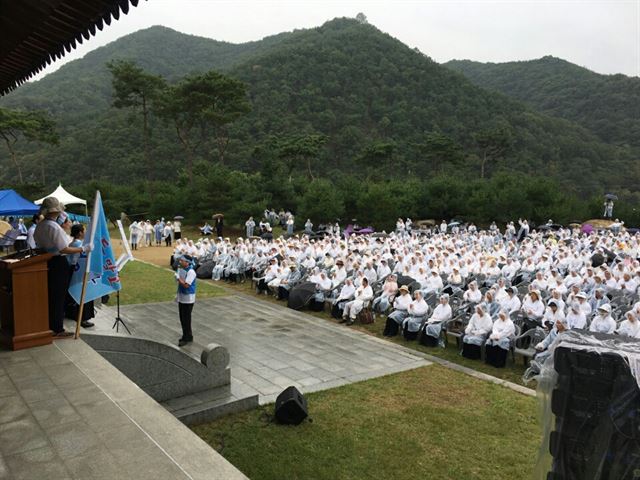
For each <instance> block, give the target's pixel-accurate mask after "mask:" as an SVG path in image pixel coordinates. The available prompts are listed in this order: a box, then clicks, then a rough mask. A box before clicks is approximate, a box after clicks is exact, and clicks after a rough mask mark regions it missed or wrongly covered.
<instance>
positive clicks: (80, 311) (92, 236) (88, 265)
mask: <svg viewBox="0 0 640 480" xmlns="http://www.w3.org/2000/svg"><path fill="white" fill-rule="evenodd" d="M99 201H100V190H96V198H95V201H94V203H93V213H92V215H91V224H90V226H91V232H90V233H89V243H88V244H89V245H92V246H93V241H94V239H95V236H96V226H97V223H98V222H97V220H98V219H97V218H96V217H97V215H96V214H97V211H96V210H97V208H98V202H99ZM85 243H86V242H85ZM91 253H92V252H91V251H89V253H87V263H86V264H85V267H86V268H85V270H84V275H83V276H82V293H81V294H80V304H79V307H80V308H78V320H77V322H76V333H75V335H74V337H73V338H75V339H78V338H80V324H81V323H82V314H83V313H84V296H85V293H86V290H87V277H88V276H89V269H90V268H91Z"/></svg>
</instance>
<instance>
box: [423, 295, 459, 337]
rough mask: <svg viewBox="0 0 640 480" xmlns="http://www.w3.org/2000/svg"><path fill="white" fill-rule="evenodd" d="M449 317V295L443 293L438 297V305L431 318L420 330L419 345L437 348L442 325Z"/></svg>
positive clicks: (450, 314)
mask: <svg viewBox="0 0 640 480" xmlns="http://www.w3.org/2000/svg"><path fill="white" fill-rule="evenodd" d="M451 316H452V310H451V305H449V295H448V294H446V293H444V294H442V295H440V303H439V304H438V306H437V307H436V308H435V309H434V310H433V313H432V314H431V317H430V318H429V320H428V321H427V323H426V325H425V326H424V328H423V330H422V336H421V337H420V343H422V344H423V345H424V346H427V347H437V346H438V344H439V342H440V334H441V333H442V325H443V323H444V322H446V321H448V320H450V319H451Z"/></svg>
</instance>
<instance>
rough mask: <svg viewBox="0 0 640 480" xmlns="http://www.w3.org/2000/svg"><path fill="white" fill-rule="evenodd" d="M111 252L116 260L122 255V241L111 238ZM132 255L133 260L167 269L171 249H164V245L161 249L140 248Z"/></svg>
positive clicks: (171, 252)
mask: <svg viewBox="0 0 640 480" xmlns="http://www.w3.org/2000/svg"><path fill="white" fill-rule="evenodd" d="M112 238H113V237H112ZM113 251H114V254H115V256H116V258H117V257H118V256H119V255H120V254H121V253H122V251H123V247H122V240H119V239H117V240H116V239H115V238H113ZM132 253H133V256H134V258H136V259H138V260H144V261H145V262H149V263H153V264H154V265H159V266H161V267H168V266H169V259H170V258H171V255H172V254H173V247H165V246H164V245H163V246H162V247H155V246H154V247H142V248H138V250H134V251H133V252H132Z"/></svg>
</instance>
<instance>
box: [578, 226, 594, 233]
mask: <svg viewBox="0 0 640 480" xmlns="http://www.w3.org/2000/svg"><path fill="white" fill-rule="evenodd" d="M580 231H581V232H582V233H586V234H587V235H591V234H592V233H593V225H591V224H590V223H585V224H584V225H582V228H581V229H580Z"/></svg>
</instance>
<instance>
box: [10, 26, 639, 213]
mask: <svg viewBox="0 0 640 480" xmlns="http://www.w3.org/2000/svg"><path fill="white" fill-rule="evenodd" d="M114 59H128V60H133V61H135V62H136V63H137V64H138V65H140V66H141V67H143V68H144V69H145V70H148V71H149V72H151V73H155V74H160V75H163V76H164V77H165V78H166V79H167V80H168V81H170V82H174V81H176V80H177V79H179V78H180V77H182V76H184V75H187V74H190V73H193V72H205V71H208V70H211V69H216V70H219V71H221V72H223V73H225V74H226V75H229V76H231V77H234V78H236V79H239V80H241V81H243V82H245V83H246V84H247V87H248V97H249V102H250V105H251V111H250V113H249V114H247V115H246V116H244V117H242V118H241V119H239V120H237V121H236V122H235V123H234V124H232V126H231V128H230V144H229V147H228V150H227V154H226V161H225V163H226V166H228V167H231V168H232V169H236V170H242V171H244V172H248V173H250V172H254V171H255V172H262V173H263V176H262V177H261V179H260V181H264V182H265V183H264V185H266V184H267V183H269V181H270V182H271V183H270V185H272V187H273V188H276V187H275V185H276V184H279V183H282V182H287V178H288V182H289V183H290V182H291V179H292V176H293V177H298V178H300V179H304V178H306V179H307V181H309V180H311V179H313V178H318V177H321V178H327V179H329V180H330V181H337V180H338V179H339V178H341V177H343V176H350V178H351V177H353V178H354V179H356V180H360V181H361V180H363V179H367V180H369V181H384V180H385V179H395V180H398V181H403V180H406V179H418V180H427V179H431V178H434V177H436V176H443V175H449V176H454V177H458V178H462V179H468V180H475V179H477V178H478V177H480V176H481V175H484V176H485V177H491V176H492V175H495V174H496V173H498V172H500V171H506V172H521V173H524V174H527V175H539V176H548V177H551V178H553V179H557V180H558V181H559V182H560V183H561V184H562V185H563V186H564V187H565V190H566V191H572V190H573V191H578V192H582V193H588V194H593V193H594V192H602V191H603V190H604V189H605V188H607V189H608V188H623V187H631V186H634V185H636V184H637V182H638V180H639V179H640V173H639V172H640V168H639V167H640V166H638V165H637V162H635V161H634V158H635V157H634V152H633V151H632V149H631V148H629V147H626V146H618V145H611V144H607V143H605V142H603V141H602V140H601V139H600V138H598V136H596V134H594V133H593V131H589V130H588V129H587V128H584V127H583V126H580V125H578V124H577V123H575V122H572V121H570V120H565V119H561V118H557V117H552V116H548V115H545V114H541V113H539V112H537V111H536V110H535V109H534V108H532V107H530V106H527V105H526V104H525V103H523V102H519V101H517V100H514V99H512V98H510V97H508V96H506V95H503V94H501V93H496V92H492V91H489V90H487V89H484V88H481V87H478V86H476V85H474V84H473V83H472V82H471V81H469V80H468V79H467V78H465V77H464V76H463V75H462V74H460V73H457V72H454V71H452V70H451V69H450V68H446V67H443V66H442V65H439V64H437V63H436V62H434V61H433V60H432V59H430V58H429V57H428V56H426V55H424V54H423V53H421V52H419V51H417V50H414V49H411V48H409V47H407V46H406V45H404V44H402V43H401V42H400V41H398V40H396V39H394V38H392V37H391V36H389V35H387V34H385V33H383V32H381V31H379V30H378V29H376V28H375V27H374V26H372V25H369V24H366V23H362V22H358V21H356V20H352V19H335V20H332V21H330V22H327V23H325V24H324V25H322V26H321V27H318V28H313V29H308V30H298V31H294V32H290V33H283V34H280V35H276V36H273V37H268V38H265V39H263V40H261V41H257V42H250V43H245V44H240V45H234V44H230V43H224V42H218V41H214V40H210V39H206V38H201V37H195V36H191V35H185V34H182V33H178V32H176V31H173V30H171V29H168V28H164V27H153V28H149V29H146V30H142V31H139V32H136V33H133V34H131V35H128V36H126V37H123V38H121V39H119V40H117V41H115V42H113V43H111V44H109V45H107V46H105V47H102V48H98V49H96V50H95V51H93V52H91V53H89V54H88V55H86V56H85V57H84V58H82V59H80V60H76V61H73V62H70V63H69V64H67V65H65V66H63V67H61V68H60V69H59V70H58V71H56V72H54V73H52V74H50V75H47V76H46V77H44V78H43V79H42V80H40V81H38V82H34V83H32V84H27V85H24V86H22V87H21V88H19V89H17V90H16V91H15V92H13V93H12V94H10V95H8V96H7V97H5V98H1V99H0V107H11V108H28V109H44V110H47V111H49V112H51V113H52V114H53V115H54V117H55V118H56V120H57V122H58V130H59V132H60V144H59V145H58V146H41V145H39V144H37V143H31V144H27V143H26V142H19V144H18V146H19V153H20V158H21V161H22V162H23V164H24V171H25V173H26V177H27V178H28V179H29V180H30V181H33V182H42V181H43V180H44V183H46V184H48V185H53V184H55V183H56V182H58V181H59V180H61V181H64V182H67V183H71V184H78V183H82V182H85V181H88V180H92V179H94V180H108V181H111V182H118V183H121V184H127V185H134V184H135V182H137V181H142V180H144V179H145V175H146V172H145V171H144V168H142V163H143V162H142V135H141V132H140V122H141V120H140V117H139V116H134V115H132V114H131V113H130V112H127V111H125V110H118V109H115V108H113V107H112V106H111V104H112V87H111V75H110V73H109V71H108V70H107V68H106V66H105V64H106V63H107V62H108V61H110V60H114ZM151 127H152V137H151V151H152V156H153V160H154V163H155V179H157V180H167V181H174V180H175V179H176V178H177V175H178V174H179V172H180V171H181V170H182V168H183V167H184V153H183V150H182V149H181V146H180V144H179V142H178V140H177V137H176V132H175V129H174V128H173V127H171V126H170V125H165V124H164V123H162V122H161V121H160V120H159V119H158V118H155V117H154V116H153V115H152V117H151ZM301 135H318V136H321V137H322V138H325V139H326V141H325V142H324V144H323V146H322V149H321V150H320V151H319V153H318V154H317V155H315V156H314V158H306V159H304V161H301V159H300V158H297V159H296V158H293V159H289V161H288V163H287V164H286V165H283V164H282V162H280V160H281V159H278V158H275V159H274V153H273V151H272V149H271V146H272V145H274V143H277V141H278V140H282V139H288V138H293V137H296V136H301ZM214 143H215V142H214V141H213V140H212V139H209V138H205V139H204V141H203V142H202V144H201V145H200V147H199V149H198V152H197V154H198V158H200V159H201V162H202V163H201V165H202V169H203V170H202V171H203V172H204V169H205V168H208V167H206V166H207V165H212V164H214V163H215V162H216V160H217V157H216V155H215V145H214ZM274 161H275V162H276V163H274ZM0 162H1V164H2V165H3V167H2V169H0V182H2V183H3V184H5V185H6V184H9V185H11V184H14V183H15V171H14V169H13V168H12V167H11V165H10V163H9V161H8V157H7V155H6V152H5V151H4V150H2V149H0ZM278 162H280V163H278ZM225 168H226V167H225ZM275 170H278V171H279V172H281V171H282V170H286V172H285V174H284V175H283V176H281V177H276V176H273V171H275ZM281 173H282V172H281ZM205 174H206V173H203V175H205ZM268 175H272V177H271V178H270V180H268V179H267V178H266V176H268ZM140 188H143V187H140ZM264 188H267V187H264ZM270 188H271V187H270ZM347 190H348V189H347ZM290 195H293V193H292V194H290ZM294 196H295V195H294ZM266 198H278V196H277V194H275V193H273V192H269V194H268V196H267V197H266ZM264 201H267V200H264ZM354 202H355V200H354Z"/></svg>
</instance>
